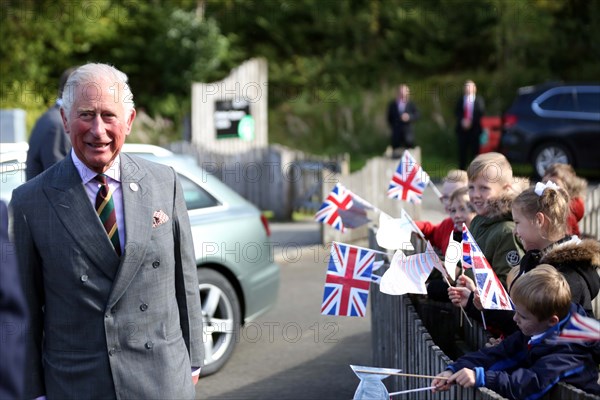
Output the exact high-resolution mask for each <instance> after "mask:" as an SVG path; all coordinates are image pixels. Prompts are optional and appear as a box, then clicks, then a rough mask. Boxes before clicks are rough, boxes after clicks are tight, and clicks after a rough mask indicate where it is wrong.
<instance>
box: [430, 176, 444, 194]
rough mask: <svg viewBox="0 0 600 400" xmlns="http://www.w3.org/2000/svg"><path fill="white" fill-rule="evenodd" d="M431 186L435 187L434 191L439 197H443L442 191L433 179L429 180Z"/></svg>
mask: <svg viewBox="0 0 600 400" xmlns="http://www.w3.org/2000/svg"><path fill="white" fill-rule="evenodd" d="M429 186H431V188H432V189H433V191H434V192H435V195H436V196H437V197H438V198H440V199H441V198H442V192H440V190H439V189H438V188H437V186H435V184H434V183H433V182H431V179H430V180H429Z"/></svg>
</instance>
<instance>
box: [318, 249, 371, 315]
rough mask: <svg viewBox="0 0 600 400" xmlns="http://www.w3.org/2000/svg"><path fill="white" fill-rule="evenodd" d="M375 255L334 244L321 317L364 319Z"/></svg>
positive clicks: (364, 250)
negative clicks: (333, 316)
mask: <svg viewBox="0 0 600 400" xmlns="http://www.w3.org/2000/svg"><path fill="white" fill-rule="evenodd" d="M374 260H375V252H374V251H373V250H369V249H365V248H362V247H356V246H350V245H347V244H342V243H337V242H333V243H332V245H331V258H330V259H329V266H328V267H327V276H326V277H325V291H324V293H323V304H322V305H321V314H323V315H342V316H349V317H364V316H365V313H366V311H367V299H368V297H369V286H370V284H371V275H372V270H373V261H374Z"/></svg>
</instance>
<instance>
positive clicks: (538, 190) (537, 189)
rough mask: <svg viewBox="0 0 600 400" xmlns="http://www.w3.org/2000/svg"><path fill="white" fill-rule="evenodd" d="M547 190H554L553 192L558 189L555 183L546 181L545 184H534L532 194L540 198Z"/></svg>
mask: <svg viewBox="0 0 600 400" xmlns="http://www.w3.org/2000/svg"><path fill="white" fill-rule="evenodd" d="M548 188H550V189H554V190H558V189H559V187H558V185H557V184H556V183H554V182H552V181H548V182H546V183H543V182H538V183H536V184H535V189H534V192H535V194H537V195H538V196H541V195H542V193H544V190H546V189H548Z"/></svg>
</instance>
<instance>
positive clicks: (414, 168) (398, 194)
mask: <svg viewBox="0 0 600 400" xmlns="http://www.w3.org/2000/svg"><path fill="white" fill-rule="evenodd" d="M428 183H429V175H428V174H427V172H425V171H424V170H423V168H421V166H420V165H419V164H418V163H417V161H416V160H415V159H414V157H413V156H412V155H411V154H410V153H409V152H408V150H405V151H404V154H403V155H402V158H401V159H400V164H398V168H397V169H396V172H395V173H394V176H392V180H391V181H390V186H389V188H388V191H387V195H388V197H389V198H392V199H394V198H396V199H399V200H404V201H408V202H410V203H415V204H420V203H421V199H422V198H423V191H424V190H425V187H426V186H427V184H428Z"/></svg>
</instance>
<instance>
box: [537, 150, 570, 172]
mask: <svg viewBox="0 0 600 400" xmlns="http://www.w3.org/2000/svg"><path fill="white" fill-rule="evenodd" d="M556 163H559V164H571V165H573V157H571V153H570V152H569V150H567V148H566V147H564V146H563V145H561V144H558V143H544V144H542V145H540V146H538V147H537V148H536V149H535V152H534V153H533V168H534V170H535V172H536V174H537V176H538V177H542V176H544V173H545V172H546V169H547V168H548V167H549V166H550V165H552V164H556Z"/></svg>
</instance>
